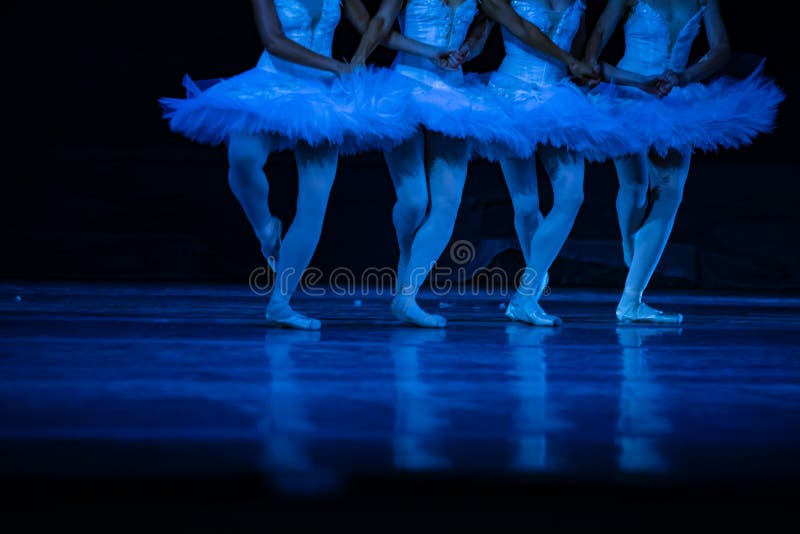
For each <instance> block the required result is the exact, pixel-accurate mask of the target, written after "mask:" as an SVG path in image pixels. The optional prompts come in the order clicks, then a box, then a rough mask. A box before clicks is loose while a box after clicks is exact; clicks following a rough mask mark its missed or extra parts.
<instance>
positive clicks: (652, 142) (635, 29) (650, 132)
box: [594, 1, 784, 156]
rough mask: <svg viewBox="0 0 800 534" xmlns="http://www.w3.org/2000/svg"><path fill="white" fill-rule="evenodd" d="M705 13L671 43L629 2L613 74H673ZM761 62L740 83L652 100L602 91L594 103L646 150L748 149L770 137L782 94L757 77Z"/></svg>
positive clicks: (624, 91) (660, 24)
mask: <svg viewBox="0 0 800 534" xmlns="http://www.w3.org/2000/svg"><path fill="white" fill-rule="evenodd" d="M705 12H706V7H705V6H702V7H700V9H698V11H697V12H696V13H695V14H694V16H692V17H691V18H690V19H688V20H687V21H686V23H685V24H684V26H683V28H682V29H681V31H680V32H679V33H678V35H677V37H676V38H675V39H674V42H673V39H672V37H671V36H672V32H671V30H670V28H669V25H668V24H667V22H666V21H665V20H664V18H663V17H662V16H661V15H660V14H659V12H658V11H656V10H655V9H653V8H652V7H651V6H650V4H649V3H648V2H645V1H639V2H637V3H635V4H634V5H633V6H632V7H631V9H630V12H629V14H628V18H627V22H626V23H625V56H624V57H623V58H622V61H620V63H619V68H621V69H623V70H627V71H631V72H635V73H638V74H640V75H643V76H659V75H661V74H662V73H664V72H665V71H668V70H669V71H673V72H681V71H683V70H684V69H685V68H686V65H687V63H688V60H689V56H690V55H691V50H692V43H693V42H694V41H695V39H696V38H697V36H698V35H699V33H700V29H701V26H702V22H703V18H704V16H705ZM763 69H764V63H763V62H762V63H761V65H759V66H758V68H756V69H755V70H754V71H753V72H752V74H751V75H750V76H748V77H747V78H746V79H744V80H741V79H735V78H730V77H721V78H718V79H716V80H714V81H711V82H709V83H708V84H700V83H693V84H690V85H687V86H685V87H679V88H675V89H673V90H672V92H670V94H669V95H667V96H666V97H664V98H662V99H659V98H657V97H655V96H653V95H650V94H648V93H646V92H644V91H641V90H639V89H635V88H631V87H615V86H613V85H609V84H603V85H601V86H600V87H598V88H597V89H596V91H595V93H594V94H595V98H602V99H608V100H610V101H612V102H613V103H614V109H615V115H616V117H617V119H618V120H619V121H621V122H622V123H624V124H626V125H627V126H628V127H629V128H630V130H631V131H635V132H636V133H637V135H640V136H642V138H643V139H644V140H645V141H646V147H649V148H652V149H654V150H655V151H656V152H658V153H659V154H661V155H662V156H663V155H666V154H667V152H668V151H669V150H670V149H677V150H681V151H685V150H693V149H698V150H706V151H714V150H717V149H719V148H738V147H740V146H743V145H746V144H749V143H750V142H752V140H753V138H754V137H755V136H756V135H758V134H759V133H766V132H769V131H771V130H772V128H773V125H774V123H775V117H776V114H777V110H778V105H779V104H780V103H781V102H782V101H783V99H784V95H783V92H782V91H781V90H780V89H779V88H778V86H777V85H776V84H775V82H773V81H772V80H770V79H769V78H767V77H766V76H764V73H763Z"/></svg>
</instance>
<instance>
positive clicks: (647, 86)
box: [638, 76, 664, 98]
mask: <svg viewBox="0 0 800 534" xmlns="http://www.w3.org/2000/svg"><path fill="white" fill-rule="evenodd" d="M660 79H661V77H660V76H648V77H646V78H645V79H644V80H643V81H642V82H640V83H639V84H638V87H639V89H641V90H642V91H644V92H645V93H648V94H651V95H653V96H657V97H658V98H661V97H662V96H664V95H662V94H661V90H660V89H659V81H660Z"/></svg>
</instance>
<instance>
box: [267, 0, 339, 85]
mask: <svg viewBox="0 0 800 534" xmlns="http://www.w3.org/2000/svg"><path fill="white" fill-rule="evenodd" d="M274 2H275V9H276V11H277V12H278V18H279V19H280V21H281V27H282V28H283V33H284V34H285V35H286V37H287V38H288V39H291V40H292V41H294V42H296V43H297V44H300V45H302V46H304V47H306V48H308V49H310V50H312V51H314V52H316V53H318V54H321V55H323V56H329V57H330V55H331V47H332V45H333V34H334V32H335V31H336V26H338V24H339V18H340V17H341V4H340V0H274ZM258 66H259V67H261V68H267V69H273V68H274V69H275V70H278V71H281V72H285V73H288V74H295V75H298V76H317V77H319V76H327V75H328V73H326V72H323V71H320V70H319V69H313V68H310V67H304V66H302V65H298V64H296V63H292V62H291V61H286V60H284V59H281V58H278V57H275V56H272V55H270V54H269V52H267V51H266V50H265V51H264V52H263V53H262V54H261V58H260V59H259V61H258Z"/></svg>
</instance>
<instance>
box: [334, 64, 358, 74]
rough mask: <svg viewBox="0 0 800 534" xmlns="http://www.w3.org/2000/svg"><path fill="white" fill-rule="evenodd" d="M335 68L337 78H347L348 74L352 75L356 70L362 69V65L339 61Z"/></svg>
mask: <svg viewBox="0 0 800 534" xmlns="http://www.w3.org/2000/svg"><path fill="white" fill-rule="evenodd" d="M336 67H337V68H336V74H338V75H339V76H347V75H348V74H352V73H353V71H355V70H356V69H357V68H359V67H363V65H359V64H356V63H343V62H341V61H340V62H339V63H338V65H336Z"/></svg>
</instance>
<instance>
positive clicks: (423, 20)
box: [392, 0, 530, 155]
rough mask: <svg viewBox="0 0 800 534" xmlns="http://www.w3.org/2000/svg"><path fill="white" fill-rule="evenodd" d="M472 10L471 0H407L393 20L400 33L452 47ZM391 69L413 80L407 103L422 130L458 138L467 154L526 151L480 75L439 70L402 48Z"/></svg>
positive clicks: (462, 34)
mask: <svg viewBox="0 0 800 534" xmlns="http://www.w3.org/2000/svg"><path fill="white" fill-rule="evenodd" d="M454 1H455V0H454ZM477 13H478V4H477V0H464V1H463V2H462V3H461V4H459V5H457V6H455V7H450V6H448V5H447V4H445V2H444V0H408V1H407V3H406V6H405V7H404V9H403V11H402V12H401V14H400V17H399V22H400V28H401V30H402V32H403V34H404V35H405V36H406V37H409V38H411V39H414V40H416V41H419V42H422V43H425V44H428V45H431V46H435V47H437V48H439V49H441V50H457V49H458V47H459V46H461V43H462V42H463V41H464V39H465V38H466V35H467V32H468V31H469V27H470V25H471V23H472V21H473V20H474V18H475V16H476V15H477ZM392 68H393V69H394V71H395V72H397V73H399V74H402V75H404V76H406V77H407V78H409V79H410V80H411V81H412V82H413V83H414V88H413V90H412V92H411V97H410V102H409V104H410V107H411V108H412V110H413V111H414V114H415V118H416V120H417V121H418V123H419V124H420V126H422V127H423V128H424V129H425V130H427V131H431V132H438V133H440V134H443V135H446V136H448V137H451V138H453V139H463V140H465V141H467V142H468V143H469V148H470V152H471V153H478V152H480V153H481V155H482V154H483V153H486V152H488V151H489V149H491V148H495V149H498V150H504V151H506V152H511V153H514V154H517V155H527V154H530V149H529V147H528V146H527V143H526V142H525V139H524V138H523V137H522V136H520V135H519V133H518V132H517V131H516V130H515V128H514V127H513V123H512V121H511V118H510V117H509V116H508V115H507V114H506V113H505V110H503V108H502V106H501V103H500V102H499V100H498V99H497V98H496V97H495V96H494V95H493V94H492V93H491V92H490V91H487V90H486V85H485V84H484V83H483V82H482V80H481V78H480V76H478V75H475V74H468V75H465V74H464V73H463V71H462V70H461V67H460V66H459V67H458V68H457V69H453V70H446V69H442V68H439V67H437V66H435V65H434V64H433V63H431V62H430V60H428V59H427V58H424V57H421V56H416V55H413V54H408V53H404V52H400V53H399V54H398V55H397V58H396V59H395V62H394V64H393V66H392Z"/></svg>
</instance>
